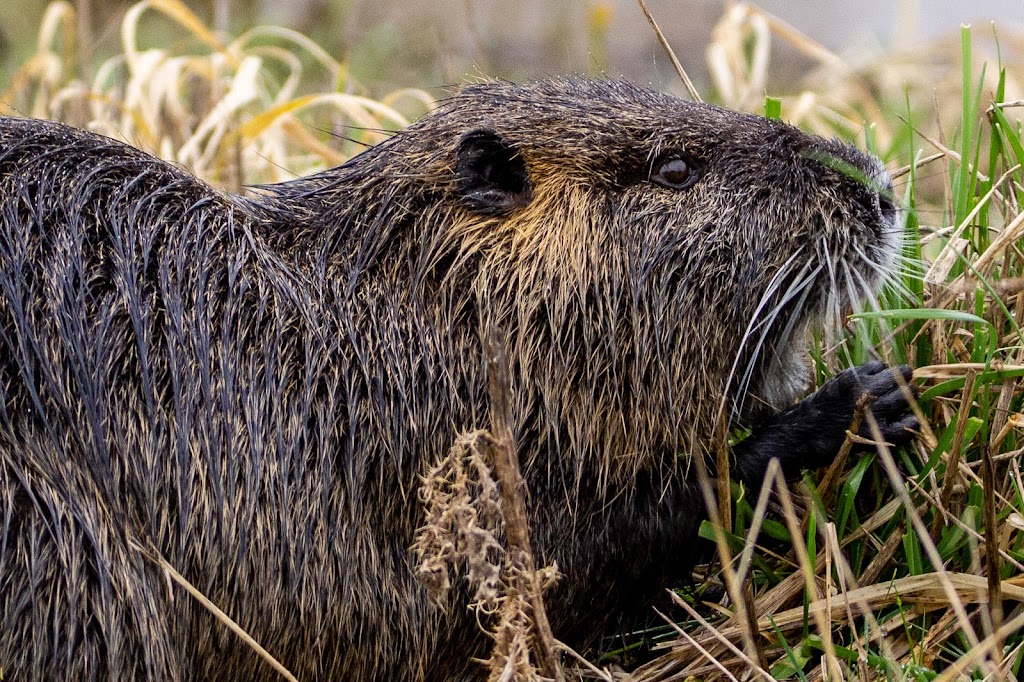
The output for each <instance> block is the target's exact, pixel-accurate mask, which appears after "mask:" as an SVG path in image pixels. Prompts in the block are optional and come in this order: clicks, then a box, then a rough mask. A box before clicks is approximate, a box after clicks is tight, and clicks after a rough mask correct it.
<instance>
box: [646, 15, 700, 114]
mask: <svg viewBox="0 0 1024 682" xmlns="http://www.w3.org/2000/svg"><path fill="white" fill-rule="evenodd" d="M636 1H637V3H638V4H639V5H640V11H641V12H643V13H644V16H645V17H647V21H648V22H649V23H650V24H651V29H652V30H653V31H654V35H655V36H657V38H658V42H659V43H661V46H662V47H663V48H665V52H666V53H667V54H668V58H669V59H670V60H671V61H672V66H673V67H675V70H676V73H678V74H679V78H681V79H682V81H683V85H684V86H686V92H688V93H689V94H690V98H691V99H693V101H694V102H703V101H704V100H702V99H701V97H700V93H699V92H697V88H696V87H695V86H694V84H693V81H691V80H690V77H689V76H688V75H686V69H684V68H683V65H682V64H680V63H679V59H677V58H676V53H675V51H674V50H673V49H672V46H671V45H669V44H668V39H667V38H666V37H665V34H664V33H662V32H661V28H660V27H659V26H658V22H656V21H655V20H654V16H653V15H652V14H651V10H649V9H647V3H646V2H644V0H636Z"/></svg>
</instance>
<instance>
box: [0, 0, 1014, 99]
mask: <svg viewBox="0 0 1024 682" xmlns="http://www.w3.org/2000/svg"><path fill="white" fill-rule="evenodd" d="M72 4H73V5H74V6H75V8H76V9H77V23H78V27H77V31H78V33H79V35H78V41H77V42H78V44H79V45H80V46H83V47H82V49H85V50H89V51H93V52H94V54H93V55H91V56H95V57H97V59H96V60H93V61H94V62H95V63H99V62H100V61H101V60H102V58H104V57H106V56H109V55H110V54H113V53H115V52H116V51H117V50H118V39H119V36H118V32H119V26H120V24H121V21H122V19H123V17H124V14H125V12H126V11H128V9H129V8H130V7H131V6H132V4H133V2H131V1H130V0H79V1H78V2H74V3H72ZM185 4H186V5H187V6H188V7H189V8H190V9H191V10H192V11H193V12H194V13H195V14H196V15H197V16H198V17H199V18H200V19H201V20H203V21H204V23H206V25H207V26H211V27H214V28H215V29H217V30H219V31H221V32H223V33H225V34H238V33H239V32H241V31H244V30H246V29H248V28H251V27H253V26H256V25H259V24H267V23H270V24H278V25H282V26H286V27H288V28H291V29H294V30H296V31H299V32H301V33H303V34H305V35H307V36H309V37H310V38H312V39H313V40H314V41H315V42H317V43H318V44H319V45H320V46H322V47H323V48H324V49H325V50H327V51H328V52H329V53H330V54H331V55H332V56H334V57H335V58H338V59H339V60H343V61H345V62H346V63H347V65H348V68H349V72H350V74H351V76H352V77H353V78H355V79H356V80H357V81H359V82H362V83H373V84H374V87H375V88H380V89H381V91H384V90H387V89H393V88H396V87H406V86H416V87H432V86H442V85H445V84H448V83H453V82H460V81H463V80H465V79H466V78H467V77H469V78H472V77H473V76H478V75H484V74H486V75H489V76H499V77H505V78H511V79H523V78H537V77H543V76H550V75H556V74H563V73H589V74H606V75H609V76H613V77H625V78H628V79H630V80H634V81H637V82H642V83H650V84H653V85H654V86H656V87H659V88H661V89H672V90H677V89H678V88H679V84H678V78H677V77H676V75H675V73H674V71H673V70H672V67H671V65H670V63H669V62H668V60H667V59H666V57H665V55H664V52H663V50H662V49H661V48H660V47H659V46H658V44H657V41H656V40H655V37H654V35H653V33H652V31H651V29H650V27H649V25H648V24H647V22H646V20H645V19H644V17H643V15H642V13H641V11H640V9H639V7H638V6H637V3H636V2H635V0H563V1H561V2H551V1H550V0H449V1H448V2H436V1H434V0H188V1H187V2H186V3H185ZM735 4H736V3H730V2H723V1H722V0H685V1H680V0H648V6H649V8H650V9H651V11H652V13H653V14H654V16H655V17H656V19H657V20H658V21H659V23H660V25H661V27H662V30H663V31H664V32H665V34H666V36H667V37H668V39H669V41H670V42H671V44H672V46H673V47H674V49H675V50H676V52H677V54H678V56H679V58H680V60H681V61H682V63H683V65H684V66H685V67H686V69H687V71H688V72H689V73H690V74H691V76H692V77H693V78H694V80H695V82H696V83H697V85H698V88H700V89H701V90H704V89H705V88H706V87H707V86H708V85H709V80H710V79H709V73H708V66H707V59H706V56H705V46H706V45H707V44H708V43H709V42H710V37H711V34H712V31H713V28H714V26H715V23H716V22H718V21H719V19H720V18H721V17H722V16H723V14H724V13H725V11H726V9H727V7H728V6H731V5H735ZM758 4H759V6H760V7H761V8H763V9H764V10H765V11H766V12H768V13H771V14H772V15H774V16H775V17H777V18H778V19H779V20H781V21H783V22H786V23H787V24H789V25H791V26H792V27H793V28H795V29H796V30H798V31H800V32H802V33H803V34H805V35H806V36H807V37H808V38H810V39H812V40H814V41H817V42H818V43H820V44H821V45H822V46H824V47H826V48H828V49H829V50H831V51H833V52H835V53H836V54H838V55H841V56H842V57H843V59H844V60H846V61H847V62H848V63H850V64H853V65H857V64H859V63H863V62H866V61H869V60H871V59H872V58H874V57H875V56H877V55H878V54H880V53H882V52H884V51H889V52H892V51H901V50H902V51H906V50H913V49H915V47H917V46H920V45H923V44H925V43H930V42H933V41H935V40H937V39H942V38H943V37H947V36H954V35H955V33H956V31H957V28H958V26H959V25H960V24H961V23H963V22H969V23H972V24H973V25H974V27H975V33H976V34H980V33H985V32H986V27H987V25H988V23H989V22H990V21H991V20H998V21H999V23H1000V25H1001V26H1006V27H1009V28H1014V27H1016V28H1020V27H1021V25H1022V24H1024V2H1022V1H1021V0H975V1H973V2H963V0H909V1H901V0H861V1H860V2H857V3H852V2H846V1H831V2H813V3H811V2H806V1H804V0H765V1H764V2H760V3H758ZM46 6H47V2H46V1H45V0H12V1H8V2H4V3H0V69H2V73H0V76H2V77H3V79H4V80H5V81H6V80H7V78H9V77H10V75H11V74H12V73H13V71H14V69H15V68H16V66H17V65H18V64H21V63H23V62H24V61H25V59H27V58H28V57H29V56H30V55H31V54H32V52H33V51H34V49H35V44H36V37H37V33H38V32H39V27H40V20H41V17H42V15H43V12H44V10H45V8H46ZM144 28H145V30H144V32H143V34H142V35H141V36H140V43H141V44H143V45H145V44H146V42H147V41H150V42H152V43H154V44H155V43H165V42H166V40H167V31H168V30H171V28H170V27H163V26H161V25H160V23H159V22H156V21H150V22H147V24H146V25H145V27H144ZM989 33H990V31H989ZM813 66H814V60H813V59H811V58H809V57H808V56H807V55H806V54H804V53H803V52H802V51H800V50H797V49H794V48H793V47H792V46H791V45H790V44H789V43H787V42H786V41H782V40H778V39H775V40H773V41H772V70H771V75H770V81H769V83H768V86H769V89H771V90H775V91H780V92H787V91H792V90H794V89H795V88H797V86H798V84H799V80H800V79H801V78H802V77H804V76H805V75H806V74H807V73H808V72H809V71H811V69H812V67H813Z"/></svg>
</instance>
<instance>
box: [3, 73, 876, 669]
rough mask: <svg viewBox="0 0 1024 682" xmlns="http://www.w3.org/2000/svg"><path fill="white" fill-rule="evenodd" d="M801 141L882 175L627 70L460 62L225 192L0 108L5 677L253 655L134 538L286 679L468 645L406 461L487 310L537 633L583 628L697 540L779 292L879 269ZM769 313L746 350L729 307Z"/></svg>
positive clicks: (460, 369) (473, 386)
mask: <svg viewBox="0 0 1024 682" xmlns="http://www.w3.org/2000/svg"><path fill="white" fill-rule="evenodd" d="M473 131H490V132H491V133H493V134H494V136H495V139H497V140H499V141H500V142H501V143H502V144H504V145H507V147H508V148H509V149H511V150H513V151H514V154H515V157H516V158H517V159H520V160H521V161H522V162H523V163H524V164H525V168H526V171H527V174H528V178H529V187H528V190H529V191H528V193H527V195H524V196H522V197H519V199H518V201H519V203H518V204H517V205H516V206H514V207H512V208H510V209H506V210H498V211H492V212H489V211H486V210H481V208H480V206H479V205H478V204H474V203H473V202H472V200H471V199H469V198H467V197H466V196H465V192H464V189H462V188H461V186H460V184H459V177H458V172H457V171H458V168H457V163H458V158H459V153H460V152H459V150H460V144H461V143H463V141H464V140H465V139H466V136H467V134H469V133H471V132H473ZM671 149H680V150H685V153H686V154H687V155H688V157H689V158H690V159H691V160H693V161H694V162H695V163H696V164H699V165H700V166H701V177H700V179H699V180H698V181H697V182H696V183H695V184H693V186H691V187H689V188H688V189H684V190H672V189H668V188H665V187H661V186H657V185H655V184H654V183H652V182H651V181H650V175H651V172H652V162H653V161H654V160H656V159H657V158H658V157H659V155H661V154H663V153H665V151H666V150H671ZM812 152H813V153H812ZM821 154H825V155H827V156H830V157H836V158H839V159H842V160H844V161H845V162H846V163H848V164H852V165H853V166H856V167H858V168H860V169H861V170H862V171H863V172H864V173H865V174H866V175H868V176H870V177H875V176H877V175H879V174H880V173H881V171H880V169H879V167H878V166H877V163H876V162H874V161H872V160H870V159H868V157H866V156H863V155H861V154H860V153H858V152H856V151H855V150H852V149H851V148H848V147H845V146H843V145H839V144H837V143H833V142H827V141H824V140H820V139H818V138H814V137H810V136H807V135H805V134H803V133H801V132H800V131H798V130H796V129H794V128H791V127H788V126H785V125H783V124H780V123H777V122H772V121H768V120H765V119H762V118H759V117H756V116H750V115H745V114H739V113H735V112H729V111H724V110H721V109H717V108H714V107H711V106H707V105H701V104H692V103H687V102H682V101H680V100H677V99H675V98H672V97H670V96H667V95H662V94H657V93H653V92H650V91H648V90H644V89H641V88H637V87H634V86H631V85H627V84H624V83H614V82H600V81H589V80H582V79H579V80H572V79H569V80H563V81H554V82H541V83H535V84H528V85H512V84H481V85H477V86H472V87H468V88H465V89H463V90H462V91H460V92H458V93H456V94H455V95H453V96H452V97H451V98H450V99H448V100H446V101H445V102H443V103H442V104H441V105H440V106H439V108H438V110H437V111H436V112H435V113H434V114H432V115H430V116H428V117H427V118H425V119H424V120H422V121H420V122H419V123H417V124H415V125H413V126H412V127H410V128H409V129H407V130H405V131H402V132H400V133H398V134H396V135H395V136H394V137H393V138H391V139H390V140H388V141H387V142H385V143H383V144H381V145H379V146H377V147H375V148H373V149H370V150H368V151H367V152H365V153H364V154H362V155H360V156H359V157H357V158H355V159H353V160H352V161H351V162H349V163H347V164H345V165H344V166H342V167H340V168H336V169H332V170H329V171H325V172H323V173H320V174H318V175H315V176H312V177H309V178H304V179H300V180H297V181H294V182H290V183H286V184H284V185H279V186H274V187H269V188H266V191H265V192H264V193H263V194H262V195H261V196H260V197H259V198H256V199H243V198H240V197H236V196H231V195H225V194H222V193H220V192H217V191H215V190H213V189H211V188H210V187H208V186H206V185H205V184H203V183H202V182H200V181H198V180H197V179H195V178H194V177H192V176H190V175H189V174H188V173H186V172H184V171H182V170H180V169H178V168H175V167H174V166H172V165H170V164H167V163H165V162H162V161H159V160H156V159H154V158H152V157H150V156H148V155H146V154H144V153H142V152H140V151H137V150H134V149H131V148H129V147H127V146H125V145H122V144H119V143H117V142H114V141H111V140H108V139H105V138H101V137H98V136H95V135H91V134H88V133H85V132H81V131H77V130H72V129H69V128H65V127H62V126H59V125H55V124H49V123H43V122H38V121H23V120H14V119H7V120H3V121H2V122H0V618H2V621H0V670H2V671H3V673H4V675H5V676H6V678H8V679H18V680H29V679H96V678H100V679H159V680H199V679H211V680H213V679H242V680H263V679H275V678H276V675H275V674H274V673H273V672H272V671H271V670H270V669H269V668H268V667H267V666H266V665H265V664H264V663H263V662H262V661H260V660H259V659H258V658H257V657H256V656H255V655H254V654H253V653H252V652H251V651H250V650H249V649H248V648H247V647H246V646H245V645H244V644H242V643H241V642H240V641H239V640H238V639H237V638H236V637H235V636H234V635H232V634H230V633H229V632H227V631H226V630H225V629H224V628H223V627H222V626H221V625H220V624H218V623H217V622H215V621H214V620H213V618H212V617H211V616H210V615H209V614H208V613H207V612H206V611H205V610H204V609H202V608H201V607H200V606H198V605H197V604H196V603H195V602H194V601H193V600H192V599H190V598H188V597H187V596H186V595H185V594H184V593H182V592H181V591H180V590H178V589H177V588H174V587H171V586H170V585H169V584H168V582H167V580H166V579H165V577H164V576H163V575H162V574H161V573H160V571H159V570H157V569H156V568H155V567H154V565H153V564H152V563H150V562H148V561H147V560H146V559H145V558H144V557H143V556H142V553H141V552H140V551H139V550H138V549H137V548H136V547H143V548H145V549H147V550H148V551H152V552H158V553H159V554H160V555H162V556H163V557H164V558H166V560H167V561H169V562H170V563H171V564H172V565H173V566H175V567H177V569H178V570H179V571H180V572H181V573H182V574H184V576H185V577H186V578H188V579H189V580H190V581H191V582H192V583H193V584H195V585H196V586H197V587H198V588H199V589H200V590H201V591H203V592H204V593H205V594H206V595H207V596H208V597H209V598H210V599H211V600H213V602H215V603H216V604H218V605H219V606H220V607H221V608H222V609H224V611H226V612H227V613H228V614H229V615H231V616H232V617H233V618H234V619H236V620H237V621H238V622H239V624H240V625H241V626H242V627H243V628H245V629H246V630H247V631H248V632H250V633H251V634H252V635H253V636H254V637H255V638H256V639H257V640H259V641H260V642H261V643H262V644H263V645H264V646H265V647H267V648H268V649H269V650H270V652H271V653H272V654H274V655H275V656H276V657H278V658H279V660H281V661H282V662H283V663H284V664H285V665H286V666H287V667H289V668H290V669H291V670H292V671H293V672H294V673H295V674H296V675H297V676H298V677H299V678H300V679H307V680H313V679H323V680H328V679H335V680H399V679H417V678H420V677H423V676H425V677H427V678H428V679H448V678H450V677H452V676H458V675H460V674H464V673H466V672H467V671H468V672H469V673H477V672H478V671H479V664H476V663H472V662H470V661H469V658H470V657H471V656H473V655H480V654H481V653H482V650H481V648H480V647H481V646H483V645H484V644H485V641H484V640H483V638H482V637H481V636H480V635H479V634H478V632H477V626H476V624H475V621H474V618H473V616H472V615H471V614H470V613H469V612H467V611H466V610H465V609H464V608H463V606H462V605H460V604H457V605H455V607H453V608H451V609H450V610H449V611H448V612H447V613H445V612H443V611H442V610H440V609H438V608H436V607H435V606H432V605H431V604H430V603H429V602H428V600H427V599H426V597H425V592H424V590H423V588H422V586H421V585H419V584H418V583H417V581H416V579H415V578H414V575H413V571H412V569H411V567H410V558H409V555H408V551H407V550H408V547H409V546H410V545H411V543H412V538H413V533H414V531H415V529H416V528H417V526H418V525H419V524H420V522H421V519H422V512H421V510H420V509H419V507H418V505H417V502H416V488H417V486H418V484H419V479H418V477H419V476H420V475H422V474H423V473H424V471H425V467H426V466H427V465H428V464H430V463H432V462H434V461H435V460H436V459H437V458H438V457H439V456H440V455H441V454H442V453H443V452H445V451H446V450H447V448H449V447H450V446H451V445H452V443H453V442H454V439H455V436H456V434H458V433H460V432H464V431H469V430H471V429H474V428H477V427H481V426H486V425H487V423H488V421H487V398H486V389H485V387H486V381H485V379H484V377H483V366H484V360H483V356H482V353H481V333H482V330H483V329H484V327H485V326H486V325H487V324H491V323H493V324H497V325H499V326H500V327H501V328H502V329H503V330H505V332H506V335H507V336H508V352H509V356H510V358H511V363H512V368H511V369H512V381H513V384H514V386H515V389H516V391H515V395H514V397H513V412H514V418H515V430H516V436H517V439H518V443H519V451H520V457H521V459H522V461H523V471H524V475H525V477H526V480H527V484H528V487H529V491H530V496H529V505H530V514H531V517H532V518H531V522H532V525H533V531H534V535H535V538H534V542H535V546H536V548H537V551H538V553H539V557H538V559H539V561H540V562H541V564H547V563H550V562H553V561H557V563H558V566H559V567H560V569H561V570H562V571H563V572H564V573H565V576H566V577H565V579H564V580H563V581H562V582H561V583H560V586H559V587H558V588H556V590H555V591H554V592H553V593H552V595H551V598H550V604H549V612H550V614H551V618H552V624H553V627H554V630H555V634H556V636H557V637H559V638H562V639H566V640H568V641H571V642H583V641H588V640H590V639H592V638H593V636H594V635H595V634H598V633H599V632H600V631H601V629H602V627H603V624H604V623H605V622H606V621H607V620H608V619H610V618H613V617H615V616H616V614H618V613H621V612H622V611H624V610H626V609H629V608H631V607H634V606H636V605H637V604H642V603H644V602H646V601H648V600H650V599H651V597H652V596H653V595H654V594H656V593H658V591H659V590H660V589H661V587H662V586H664V585H665V584H666V581H667V580H669V579H670V578H672V577H674V576H678V575H679V574H680V573H682V572H684V570H685V568H686V567H687V565H688V564H689V562H691V561H692V559H693V546H692V541H693V537H694V533H695V530H696V525H697V523H698V522H699V519H700V518H701V516H702V515H703V503H702V502H701V501H700V498H699V495H697V494H696V493H695V491H694V488H693V482H692V472H690V471H689V467H688V462H689V457H690V456H692V455H703V454H704V453H705V452H706V450H707V447H708V444H709V443H710V437H711V433H712V431H713V424H714V420H715V416H716V414H717V411H718V409H719V407H720V406H721V405H725V409H726V410H727V413H728V414H730V415H731V417H732V419H733V422H734V423H740V422H746V423H756V422H758V421H759V420H762V419H763V418H764V417H765V415H770V414H772V413H773V412H774V411H776V410H777V409H779V408H781V407H783V406H784V405H786V404H787V403H788V402H790V401H792V400H793V399H794V398H795V397H797V395H798V393H799V392H800V391H801V390H802V389H803V387H804V383H805V380H804V377H805V374H804V372H803V368H802V365H801V364H800V362H798V361H797V358H798V357H799V350H797V351H793V352H789V351H785V350H784V349H785V348H786V347H787V345H788V344H797V345H798V341H799V338H800V335H801V334H802V332H803V328H804V327H803V325H804V320H805V319H810V318H820V317H822V316H823V315H825V314H828V313H829V312H830V311H833V310H840V309H845V307H846V306H847V305H849V303H850V302H851V301H853V300H857V299H860V298H862V297H863V296H864V295H865V294H866V293H868V292H869V291H870V290H872V289H873V288H874V287H876V286H877V285H878V283H879V280H880V279H881V274H880V273H883V271H885V270H888V269H889V268H890V267H891V260H892V251H893V248H892V238H891V235H887V234H884V232H885V231H886V229H891V228H892V226H891V223H884V221H882V218H880V217H879V208H878V199H877V196H876V195H875V194H874V193H872V192H869V191H867V190H866V189H865V188H864V187H863V186H862V185H861V184H859V183H857V182H855V181H853V180H851V179H850V178H849V177H848V176H847V175H845V174H844V173H842V172H839V171H837V170H835V169H833V168H829V167H828V165H827V164H825V163H822V162H821V161H820V160H819V159H817V158H816V155H817V156H820V155H821ZM865 192H866V194H865ZM864 196H867V199H864ZM871 197H874V205H871ZM883 213H884V211H883ZM858 249H859V250H860V252H861V254H862V255H864V256H866V258H867V259H868V260H869V261H870V263H864V262H861V260H862V259H861V257H860V256H859V255H858ZM795 255H796V256H795ZM794 256H795V258H794ZM826 262H828V263H829V264H830V265H831V266H832V270H833V272H832V274H829V272H828V270H829V268H826V267H822V268H821V272H820V273H819V274H817V275H815V276H816V277H817V279H815V280H814V281H813V282H811V283H810V284H807V285H804V288H801V289H799V291H798V293H802V292H804V291H807V292H808V294H807V295H806V296H803V297H802V298H801V297H800V296H797V297H795V298H794V299H793V300H792V301H790V302H789V303H787V304H785V305H782V306H777V304H778V303H779V302H780V301H781V300H782V299H783V298H784V296H785V294H786V292H787V291H791V290H792V288H793V287H794V286H796V284H795V283H797V282H798V279H799V277H798V271H799V270H800V268H801V267H803V266H804V265H805V264H807V263H811V264H812V265H813V264H823V263H826ZM836 271H838V272H839V273H840V275H838V276H837V275H836V274H835V272H836ZM843 273H846V274H845V276H843ZM851 273H852V274H851ZM830 278H831V280H830ZM858 280H860V281H858ZM776 307H779V312H778V314H777V315H775V316H774V317H773V318H772V319H771V322H772V323H771V324H770V325H768V328H769V332H768V333H767V335H766V338H765V339H764V340H763V342H761V343H757V340H758V338H759V337H760V336H761V332H762V331H763V330H762V329H761V328H757V329H756V331H755V332H754V333H750V331H749V330H750V329H751V328H752V324H751V323H752V320H754V321H757V320H766V319H768V317H769V313H770V311H772V310H773V309H775V308H776ZM791 320H796V322H794V324H789V322H790V321H791ZM748 367H749V368H752V371H751V372H750V373H749V374H746V375H745V370H746V368H748ZM737 368H738V369H737Z"/></svg>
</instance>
